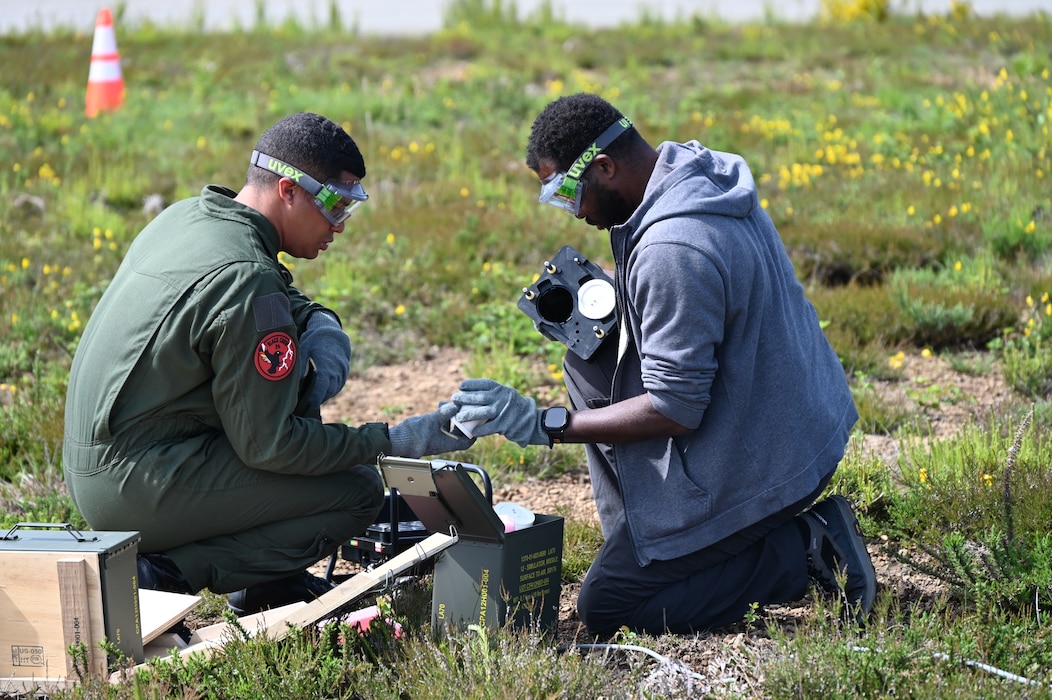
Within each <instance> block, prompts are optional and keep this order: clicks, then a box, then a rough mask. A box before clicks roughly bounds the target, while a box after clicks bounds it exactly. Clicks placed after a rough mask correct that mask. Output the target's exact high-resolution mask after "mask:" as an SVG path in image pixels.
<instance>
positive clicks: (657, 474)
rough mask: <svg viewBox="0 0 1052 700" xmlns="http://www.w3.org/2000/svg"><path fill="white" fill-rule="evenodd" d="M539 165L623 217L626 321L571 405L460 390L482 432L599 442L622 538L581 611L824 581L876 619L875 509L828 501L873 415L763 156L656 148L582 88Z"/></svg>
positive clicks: (699, 607) (643, 612) (607, 213)
mask: <svg viewBox="0 0 1052 700" xmlns="http://www.w3.org/2000/svg"><path fill="white" fill-rule="evenodd" d="M526 163H527V165H528V166H529V167H530V169H532V170H533V171H534V172H535V173H537V176H538V177H539V178H540V180H541V186H542V194H541V201H542V202H547V203H550V204H554V205H555V206H558V207H560V208H562V209H565V210H567V211H569V212H570V213H572V214H573V215H574V216H576V217H577V218H578V219H584V220H585V221H586V222H588V223H589V224H591V225H593V226H595V227H597V228H599V229H601V230H603V229H605V230H608V231H609V235H610V244H611V251H612V254H613V259H614V262H615V285H614V286H615V291H616V303H617V310H618V318H619V321H620V328H619V330H618V332H617V333H616V334H611V337H610V339H609V340H607V341H605V342H604V344H603V345H602V346H601V347H600V348H599V349H598V351H597V352H596V353H595V354H594V355H592V357H591V358H589V359H588V360H583V359H581V358H580V357H577V356H576V355H575V354H574V353H567V357H566V360H565V363H564V364H565V373H564V376H565V378H566V385H567V392H568V394H569V396H570V399H571V401H572V403H573V410H572V411H571V410H567V409H566V408H564V407H551V408H547V409H540V408H538V407H537V406H536V405H535V402H534V400H533V399H531V398H528V397H523V396H522V395H521V394H519V392H517V391H516V390H514V389H513V388H511V387H507V386H504V385H501V384H499V383H497V382H494V381H492V380H489V379H469V380H467V381H465V382H464V383H463V384H462V385H461V388H460V391H459V392H457V394H455V395H454V397H453V400H454V402H456V403H457V404H458V405H460V410H459V412H458V413H457V416H456V420H457V422H458V423H461V424H463V423H465V422H468V421H480V420H481V421H486V422H484V423H482V424H480V425H477V426H475V428H474V430H473V432H474V435H475V436H476V437H477V436H481V435H489V434H496V433H499V434H502V435H504V436H505V437H507V438H509V439H511V440H514V441H515V442H517V443H519V444H520V445H522V446H526V445H529V444H534V445H551V444H553V443H554V442H576V443H585V444H586V450H587V454H588V467H589V472H590V474H591V479H592V488H593V494H594V496H595V500H596V506H597V508H598V512H599V517H600V521H601V524H602V529H603V535H604V537H605V543H604V544H603V546H602V548H601V549H600V551H599V553H598V555H597V557H596V560H595V562H594V563H593V565H592V567H591V568H590V570H589V572H588V574H587V576H586V578H585V581H584V584H583V586H582V589H581V594H580V597H579V599H578V610H579V613H580V616H581V619H582V621H584V623H585V624H586V625H587V626H588V628H589V630H591V631H592V632H594V633H596V634H610V633H612V632H614V631H616V630H617V629H619V628H620V627H622V626H627V627H628V628H630V629H632V630H636V631H641V632H648V633H661V632H676V633H679V632H694V631H699V630H704V629H710V628H713V627H717V626H720V625H724V624H728V623H732V622H735V621H738V620H741V619H742V617H743V615H744V614H745V613H746V612H747V611H748V609H749V607H750V605H751V604H753V603H760V604H761V605H762V604H768V603H780V602H788V601H792V600H797V599H799V598H801V597H803V596H804V594H805V593H806V591H807V589H808V584H809V581H810V580H813V581H815V583H816V584H817V585H818V586H819V587H820V588H821V589H822V590H824V591H826V592H828V593H830V594H832V595H837V596H840V597H841V598H842V600H843V601H844V603H845V610H846V611H848V612H849V614H850V615H851V616H853V617H855V618H856V619H861V618H862V616H864V615H865V614H866V613H868V612H869V610H870V608H871V606H872V604H873V599H874V596H875V593H876V577H875V575H874V571H873V565H872V562H871V560H870V558H869V554H868V553H867V551H866V547H865V542H864V540H863V539H862V535H861V531H860V529H859V527H858V521H857V519H856V518H855V516H854V514H853V513H852V511H851V507H850V506H849V505H848V502H847V500H846V499H845V498H843V497H842V496H838V495H837V496H830V497H829V498H827V499H824V500H822V501H821V502H819V503H814V502H815V499H816V498H818V497H819V496H820V495H821V494H822V492H823V491H824V490H825V489H826V487H827V485H828V484H829V482H830V479H831V477H832V475H833V472H834V471H835V470H836V467H837V464H838V463H839V462H840V460H841V458H842V457H843V455H844V448H845V445H846V443H847V441H848V438H849V434H850V430H851V427H852V426H853V425H854V423H855V421H856V420H857V419H858V413H857V411H856V409H855V405H854V402H853V400H852V396H851V391H850V389H849V387H848V384H847V380H846V377H845V375H844V370H843V367H842V366H841V364H840V361H839V359H838V358H837V355H836V353H835V352H834V351H833V350H832V348H831V347H830V346H829V343H828V342H827V340H826V338H825V335H824V333H823V332H822V330H821V328H820V326H819V321H818V316H817V314H816V312H815V309H814V307H813V306H812V305H811V303H810V302H809V301H808V300H807V299H806V298H805V296H804V290H803V287H802V286H801V285H800V283H799V282H798V281H797V279H796V276H795V273H794V271H793V266H792V263H791V262H790V260H789V258H788V256H787V255H786V252H785V248H784V246H783V244H782V241H781V239H780V238H779V236H778V232H777V231H776V230H775V227H774V224H773V223H772V221H771V219H770V217H769V216H768V215H767V213H766V212H765V211H764V209H763V208H762V207H761V206H760V203H759V198H758V196H757V192H756V185H755V183H754V181H753V176H752V173H751V172H750V170H749V168H748V166H747V165H746V163H745V161H744V160H743V159H742V158H741V157H740V156H738V155H734V154H730V153H721V152H717V151H712V150H710V149H708V148H705V147H704V146H702V145H701V144H700V143H698V142H696V141H690V142H687V143H673V142H665V143H662V144H660V145H659V146H658V148H656V149H655V148H653V147H651V146H650V145H649V144H648V143H647V142H646V141H645V140H644V139H643V137H642V136H641V135H640V134H639V133H638V132H637V131H636V129H635V128H634V127H633V126H632V125H631V123H630V122H629V120H628V119H627V118H625V116H624V115H623V114H621V112H619V111H618V110H617V109H616V108H614V107H613V106H612V105H610V104H609V103H608V102H606V101H605V100H603V99H601V98H599V97H597V96H595V95H589V94H578V95H572V96H569V97H563V98H560V99H557V100H555V101H554V102H552V103H550V104H549V105H548V106H547V107H546V108H545V109H544V111H543V112H542V113H541V114H540V115H539V116H538V117H537V119H536V120H535V122H534V124H533V128H532V132H531V134H530V139H529V144H528V147H527V156H526ZM812 504H814V505H812ZM809 506H810V508H809ZM805 509H806V510H805Z"/></svg>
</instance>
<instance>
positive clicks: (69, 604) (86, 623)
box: [55, 557, 95, 674]
mask: <svg viewBox="0 0 1052 700" xmlns="http://www.w3.org/2000/svg"><path fill="white" fill-rule="evenodd" d="M55 565H56V567H57V568H58V597H59V606H60V614H61V616H62V638H63V640H64V641H65V642H66V648H67V649H68V648H69V646H70V645H71V644H83V645H84V648H85V650H86V654H85V659H86V665H87V667H88V668H92V667H93V662H92V658H93V656H94V655H95V643H94V640H93V639H92V637H91V614H90V613H89V612H88V565H87V562H85V561H84V558H83V557H77V558H69V559H59V560H58V561H57V562H55ZM73 672H74V669H73V657H71V656H70V655H69V654H68V653H67V654H66V673H67V674H72V673H73Z"/></svg>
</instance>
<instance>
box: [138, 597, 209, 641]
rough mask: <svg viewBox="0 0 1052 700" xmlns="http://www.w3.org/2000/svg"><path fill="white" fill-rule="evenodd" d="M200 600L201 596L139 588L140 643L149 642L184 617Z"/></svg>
mask: <svg viewBox="0 0 1052 700" xmlns="http://www.w3.org/2000/svg"><path fill="white" fill-rule="evenodd" d="M200 602H201V596H196V595H184V594H182V593H168V592H167V591H152V590H149V589H146V588H140V589H139V613H140V615H141V616H142V624H141V627H142V643H143V646H145V645H147V644H149V643H150V642H152V641H153V640H154V639H156V638H157V637H158V636H159V635H161V634H163V633H164V632H167V631H168V630H169V629H171V628H172V625H174V624H175V623H177V622H179V621H180V620H182V619H183V618H184V617H186V615H187V613H189V612H190V611H191V610H193V609H194V608H196V607H197V606H198V604H200Z"/></svg>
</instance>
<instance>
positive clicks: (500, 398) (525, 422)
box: [453, 379, 552, 447]
mask: <svg viewBox="0 0 1052 700" xmlns="http://www.w3.org/2000/svg"><path fill="white" fill-rule="evenodd" d="M453 402H454V403H455V404H456V405H457V406H459V407H460V410H459V411H457V414H456V421H457V422H458V423H469V422H471V421H486V422H485V423H480V424H479V425H476V426H475V427H473V428H472V429H471V434H472V435H474V436H475V437H482V436H483V435H493V434H495V433H500V434H501V435H503V436H504V437H506V438H508V439H509V440H511V441H512V442H516V443H518V444H519V447H526V446H527V445H548V446H551V444H552V441H551V439H550V438H549V437H548V433H546V432H544V427H543V425H542V424H541V414H543V413H544V410H543V409H540V408H537V402H536V401H534V400H533V399H531V398H528V397H526V396H523V395H522V394H520V393H519V392H517V391H515V389H513V388H511V387H510V386H504V385H503V384H501V383H499V382H495V381H493V380H492V379H465V380H464V381H463V382H461V383H460V391H458V392H457V393H455V394H453Z"/></svg>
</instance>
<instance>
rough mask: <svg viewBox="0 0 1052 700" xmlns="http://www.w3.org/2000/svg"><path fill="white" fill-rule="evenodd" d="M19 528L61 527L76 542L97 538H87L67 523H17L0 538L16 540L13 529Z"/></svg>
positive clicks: (51, 528) (46, 528) (44, 528)
mask: <svg viewBox="0 0 1052 700" xmlns="http://www.w3.org/2000/svg"><path fill="white" fill-rule="evenodd" d="M20 528H23V529H26V530H30V529H35V530H55V529H61V530H65V531H66V532H68V533H69V535H70V537H72V538H73V539H74V540H76V541H77V542H89V541H95V540H97V539H99V538H98V537H92V538H91V539H90V540H89V539H88V538H87V537H85V536H84V535H83V534H81V532H80V531H79V530H78V529H77V528H75V527H73V526H72V525H70V524H69V523H18V524H17V525H15V526H14V527H13V528H11V529H10V530H8V531H7V534H6V535H4V536H3V537H2V538H0V539H2V540H4V541H6V540H17V539H18V535H16V534H15V531H16V530H18V529H20Z"/></svg>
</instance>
